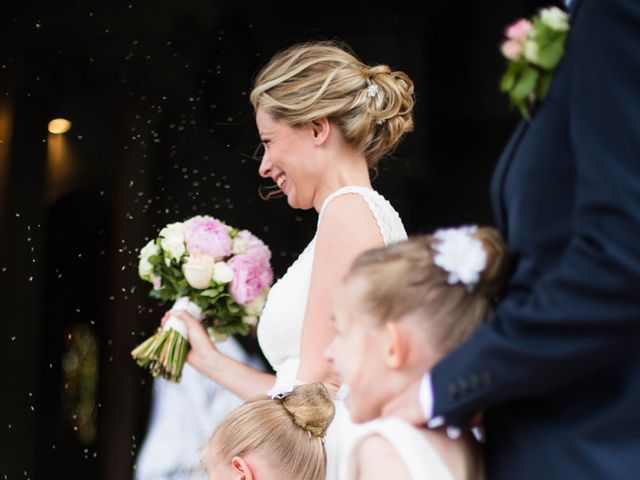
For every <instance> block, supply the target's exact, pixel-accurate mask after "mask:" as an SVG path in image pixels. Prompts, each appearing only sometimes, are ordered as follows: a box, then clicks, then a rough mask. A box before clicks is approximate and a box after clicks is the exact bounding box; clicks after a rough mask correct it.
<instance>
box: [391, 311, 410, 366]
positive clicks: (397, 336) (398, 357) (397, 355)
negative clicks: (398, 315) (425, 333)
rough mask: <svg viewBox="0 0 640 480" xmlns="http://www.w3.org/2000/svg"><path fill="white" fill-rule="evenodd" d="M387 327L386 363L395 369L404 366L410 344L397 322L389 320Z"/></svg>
mask: <svg viewBox="0 0 640 480" xmlns="http://www.w3.org/2000/svg"><path fill="white" fill-rule="evenodd" d="M385 329H386V332H387V345H386V351H385V363H386V365H387V367H389V368H390V369H394V370H395V369H398V368H401V367H402V366H404V364H405V362H406V360H407V355H408V354H409V345H408V342H407V339H406V338H405V336H404V335H403V333H402V331H400V329H399V328H398V323H397V322H387V323H386V324H385Z"/></svg>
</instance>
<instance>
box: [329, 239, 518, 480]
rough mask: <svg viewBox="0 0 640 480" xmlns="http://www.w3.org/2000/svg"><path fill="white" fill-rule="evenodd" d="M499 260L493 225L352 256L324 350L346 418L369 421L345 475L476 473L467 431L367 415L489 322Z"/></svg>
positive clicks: (501, 249) (502, 261) (502, 257)
mask: <svg viewBox="0 0 640 480" xmlns="http://www.w3.org/2000/svg"><path fill="white" fill-rule="evenodd" d="M506 256H507V255H506V248H505V246H504V243H503V242H502V240H501V238H500V235H499V234H498V233H497V232H496V231H495V230H493V229H490V228H477V227H463V228H459V229H448V230H440V231H437V232H436V233H435V234H434V235H428V236H421V237H416V238H413V239H410V240H408V241H405V242H401V243H397V244H394V245H392V246H389V247H386V248H380V249H375V250H370V251H368V252H366V253H364V254H362V255H360V256H359V257H358V258H357V259H356V261H355V262H354V264H353V265H352V267H351V270H350V271H349V273H348V275H347V277H346V279H345V284H344V288H342V289H341V290H340V292H339V294H338V295H337V297H336V299H335V303H334V321H335V326H336V330H337V336H336V338H335V339H334V341H333V343H332V344H331V345H330V346H329V348H328V350H327V356H328V357H329V359H330V360H332V361H333V363H334V368H335V369H336V371H337V372H338V373H339V374H340V375H341V377H342V380H343V382H344V383H345V384H346V385H347V387H348V392H349V393H348V395H347V398H346V405H347V408H348V409H349V412H350V414H351V417H352V419H353V420H354V421H355V422H357V423H363V422H368V423H365V424H364V425H362V426H361V428H360V434H359V436H358V438H357V439H356V440H355V441H354V442H353V443H352V446H351V452H350V454H349V455H346V456H345V459H346V460H345V462H344V464H343V465H342V470H341V471H342V478H343V479H365V478H366V479H367V480H371V479H389V478H393V479H399V480H400V479H423V478H429V479H431V480H435V479H438V480H445V479H447V480H453V479H456V480H462V479H465V480H468V479H478V478H482V458H481V456H480V452H479V445H478V444H477V442H476V440H475V438H474V436H473V435H472V434H471V433H470V432H462V433H461V435H460V432H453V433H454V434H452V432H451V431H449V435H447V431H446V430H445V429H444V428H440V429H435V430H428V429H426V428H416V427H414V426H411V425H409V424H408V423H405V422H404V421H401V420H399V419H381V420H374V419H376V418H378V417H380V414H381V411H382V409H383V407H384V406H385V404H386V403H388V402H390V401H392V400H393V398H394V397H395V396H397V395H398V394H400V393H401V392H403V391H404V390H405V389H406V388H407V387H408V386H409V385H411V384H412V383H414V382H415V381H417V380H418V379H419V378H420V377H421V376H422V375H423V373H424V372H425V371H426V370H429V369H430V368H431V367H432V366H433V365H434V364H435V363H436V361H437V360H438V359H440V358H441V357H442V356H444V355H445V354H446V353H447V352H448V351H450V350H452V349H453V348H455V347H456V346H457V345H459V344H460V343H461V342H462V341H463V340H465V339H466V338H467V337H468V336H469V335H470V334H471V332H472V331H473V330H474V329H475V328H476V327H477V326H478V325H480V324H481V323H482V322H483V321H485V320H486V319H487V317H488V315H489V314H490V305H491V300H492V299H493V298H494V297H495V295H496V294H497V293H498V291H499V290H500V285H501V281H502V279H503V277H504V273H505V265H506ZM370 420H373V421H370ZM452 437H453V438H452ZM456 437H457V438H456Z"/></svg>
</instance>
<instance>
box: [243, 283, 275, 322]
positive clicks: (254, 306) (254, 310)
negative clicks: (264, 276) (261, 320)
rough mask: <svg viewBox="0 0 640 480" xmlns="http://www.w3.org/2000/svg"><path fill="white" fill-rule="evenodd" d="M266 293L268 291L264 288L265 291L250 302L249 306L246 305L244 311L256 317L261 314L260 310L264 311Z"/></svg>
mask: <svg viewBox="0 0 640 480" xmlns="http://www.w3.org/2000/svg"><path fill="white" fill-rule="evenodd" d="M268 293H269V289H268V288H265V290H264V291H263V292H262V293H261V294H260V295H258V296H257V297H256V298H254V299H253V300H251V302H250V303H249V305H247V307H246V308H245V310H246V311H247V313H248V314H249V315H251V316H257V315H260V314H261V313H262V310H263V309H264V305H265V303H267V294H268Z"/></svg>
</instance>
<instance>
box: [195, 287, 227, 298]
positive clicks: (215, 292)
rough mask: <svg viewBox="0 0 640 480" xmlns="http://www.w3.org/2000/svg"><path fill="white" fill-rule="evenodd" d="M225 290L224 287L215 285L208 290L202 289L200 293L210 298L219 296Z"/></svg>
mask: <svg viewBox="0 0 640 480" xmlns="http://www.w3.org/2000/svg"><path fill="white" fill-rule="evenodd" d="M223 291H224V287H218V286H215V287H211V288H208V289H206V290H202V291H201V292H199V295H202V296H203V297H209V298H218V297H219V296H220V294H221V293H222V292H223Z"/></svg>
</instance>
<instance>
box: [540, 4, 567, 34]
mask: <svg viewBox="0 0 640 480" xmlns="http://www.w3.org/2000/svg"><path fill="white" fill-rule="evenodd" d="M540 20H541V21H542V23H544V24H545V25H546V26H547V27H549V28H550V29H551V30H555V31H556V32H566V31H567V30H569V16H568V15H567V14H566V13H565V12H563V11H562V10H560V9H559V8H558V7H549V8H543V9H542V10H540Z"/></svg>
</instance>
